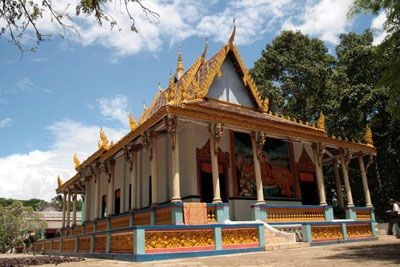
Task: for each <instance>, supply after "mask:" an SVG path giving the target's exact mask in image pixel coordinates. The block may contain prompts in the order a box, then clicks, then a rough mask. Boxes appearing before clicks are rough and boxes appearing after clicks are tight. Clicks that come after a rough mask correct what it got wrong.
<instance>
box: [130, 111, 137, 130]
mask: <svg viewBox="0 0 400 267" xmlns="http://www.w3.org/2000/svg"><path fill="white" fill-rule="evenodd" d="M129 127H130V128H131V131H133V130H135V129H136V128H137V127H138V124H137V122H136V120H135V118H134V117H133V114H132V113H130V114H129Z"/></svg>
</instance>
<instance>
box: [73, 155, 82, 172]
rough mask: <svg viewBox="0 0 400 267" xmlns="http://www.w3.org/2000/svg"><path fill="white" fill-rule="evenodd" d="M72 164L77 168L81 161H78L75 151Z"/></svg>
mask: <svg viewBox="0 0 400 267" xmlns="http://www.w3.org/2000/svg"><path fill="white" fill-rule="evenodd" d="M74 165H75V169H77V168H78V167H79V165H81V162H80V161H79V158H78V155H77V154H76V153H75V154H74Z"/></svg>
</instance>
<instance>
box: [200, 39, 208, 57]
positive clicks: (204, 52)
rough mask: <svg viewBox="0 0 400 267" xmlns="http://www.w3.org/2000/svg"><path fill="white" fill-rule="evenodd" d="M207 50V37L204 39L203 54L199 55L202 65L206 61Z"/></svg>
mask: <svg viewBox="0 0 400 267" xmlns="http://www.w3.org/2000/svg"><path fill="white" fill-rule="evenodd" d="M207 49H208V37H206V45H205V46H204V50H203V53H201V60H202V62H203V63H204V61H205V60H206V55H207Z"/></svg>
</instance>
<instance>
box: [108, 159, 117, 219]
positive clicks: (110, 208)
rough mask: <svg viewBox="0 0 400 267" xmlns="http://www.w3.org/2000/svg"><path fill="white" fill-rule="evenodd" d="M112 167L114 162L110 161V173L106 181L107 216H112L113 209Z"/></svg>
mask: <svg viewBox="0 0 400 267" xmlns="http://www.w3.org/2000/svg"><path fill="white" fill-rule="evenodd" d="M114 166H115V161H114V160H111V161H110V170H109V171H110V173H109V174H108V175H109V179H108V201H107V216H112V215H113V208H114Z"/></svg>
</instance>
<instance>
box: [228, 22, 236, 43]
mask: <svg viewBox="0 0 400 267" xmlns="http://www.w3.org/2000/svg"><path fill="white" fill-rule="evenodd" d="M235 22H236V18H234V19H233V30H232V33H231V37H229V44H233V41H234V40H235V34H236V24H235Z"/></svg>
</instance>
